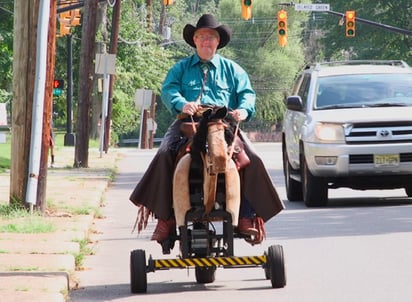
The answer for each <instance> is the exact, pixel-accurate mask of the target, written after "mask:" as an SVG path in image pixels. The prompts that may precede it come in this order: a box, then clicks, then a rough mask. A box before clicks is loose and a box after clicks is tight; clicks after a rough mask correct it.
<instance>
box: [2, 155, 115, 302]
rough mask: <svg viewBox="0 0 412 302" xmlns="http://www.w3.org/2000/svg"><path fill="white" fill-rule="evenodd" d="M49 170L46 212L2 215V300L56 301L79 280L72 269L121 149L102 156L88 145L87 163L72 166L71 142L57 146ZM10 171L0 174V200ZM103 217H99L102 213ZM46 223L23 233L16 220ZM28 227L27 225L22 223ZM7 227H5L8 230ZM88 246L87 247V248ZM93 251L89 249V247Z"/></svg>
mask: <svg viewBox="0 0 412 302" xmlns="http://www.w3.org/2000/svg"><path fill="white" fill-rule="evenodd" d="M55 157H56V158H55V161H56V163H55V165H54V167H53V168H50V169H49V170H48V174H47V193H46V200H47V213H46V215H45V216H44V217H37V216H36V217H25V218H21V217H16V218H14V217H12V218H11V217H7V218H5V217H2V216H0V301H2V302H11V301H18V302H25V301H30V302H37V301H39V302H40V301H41V302H49V301H50V302H59V301H67V300H68V292H69V290H70V289H71V288H74V287H76V286H77V278H76V272H77V271H78V270H81V269H82V266H81V265H82V257H83V256H84V253H85V251H81V246H85V245H86V243H87V242H88V241H89V238H90V237H89V234H90V232H93V226H92V224H93V220H94V219H95V218H99V217H100V216H101V212H100V210H99V209H100V207H101V206H104V198H103V196H104V193H105V190H106V188H107V186H108V185H109V184H110V181H111V179H112V178H113V175H114V173H115V169H116V161H117V160H118V159H119V158H120V157H121V149H111V150H109V152H108V153H107V154H105V153H103V154H102V156H100V152H99V151H98V150H89V168H87V169H84V168H82V169H73V168H71V167H72V166H73V162H74V147H62V148H59V149H57V150H56V151H55ZM9 187H10V174H9V173H2V174H0V204H4V203H7V202H8V199H9ZM100 218H101V217H100ZM37 223H39V224H42V225H47V226H50V229H51V230H52V231H50V232H46V233H21V232H19V231H18V230H15V229H16V226H22V225H24V226H29V227H30V226H31V225H32V226H35V224H37ZM26 229H27V228H26ZM7 230H9V232H7ZM86 252H87V251H86ZM89 253H93V251H89Z"/></svg>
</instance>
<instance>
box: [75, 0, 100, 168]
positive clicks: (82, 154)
mask: <svg viewBox="0 0 412 302" xmlns="http://www.w3.org/2000/svg"><path fill="white" fill-rule="evenodd" d="M97 5H98V0H85V1H84V15H83V26H82V42H81V45H82V47H81V53H80V64H79V65H80V68H79V99H78V102H79V104H78V110H77V124H76V126H77V127H76V144H75V154H74V164H73V166H74V167H76V168H80V167H83V168H88V167H89V129H90V110H91V96H92V85H93V76H94V64H93V61H94V59H95V44H96V43H95V40H96V31H97V20H96V15H97Z"/></svg>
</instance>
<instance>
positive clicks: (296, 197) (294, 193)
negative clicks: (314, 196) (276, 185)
mask: <svg viewBox="0 0 412 302" xmlns="http://www.w3.org/2000/svg"><path fill="white" fill-rule="evenodd" d="M283 171H284V175H285V186H286V197H287V199H288V200H289V201H301V200H303V194H302V184H301V183H300V182H299V181H297V180H295V179H293V178H291V173H292V171H293V168H292V166H291V165H290V163H289V159H288V155H287V152H286V148H285V147H283Z"/></svg>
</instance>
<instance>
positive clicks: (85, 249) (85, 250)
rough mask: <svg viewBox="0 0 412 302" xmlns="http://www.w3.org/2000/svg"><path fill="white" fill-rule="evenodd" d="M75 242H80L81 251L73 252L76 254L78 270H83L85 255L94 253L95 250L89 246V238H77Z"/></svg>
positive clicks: (76, 267) (75, 261)
mask: <svg viewBox="0 0 412 302" xmlns="http://www.w3.org/2000/svg"><path fill="white" fill-rule="evenodd" d="M75 242H77V243H79V246H80V251H79V252H78V253H75V254H73V256H74V263H75V269H76V270H82V266H83V262H84V257H86V256H88V255H93V253H94V252H93V250H92V249H91V248H90V247H89V246H88V244H89V241H88V240H87V239H80V240H76V241H75Z"/></svg>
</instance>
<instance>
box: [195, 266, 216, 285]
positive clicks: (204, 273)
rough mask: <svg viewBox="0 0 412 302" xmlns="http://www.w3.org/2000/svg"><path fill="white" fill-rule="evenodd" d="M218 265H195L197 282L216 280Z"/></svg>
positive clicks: (203, 282)
mask: <svg viewBox="0 0 412 302" xmlns="http://www.w3.org/2000/svg"><path fill="white" fill-rule="evenodd" d="M215 273H216V266H208V267H200V266H196V267H195V275H196V282H197V283H200V284H206V283H213V282H215Z"/></svg>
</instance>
